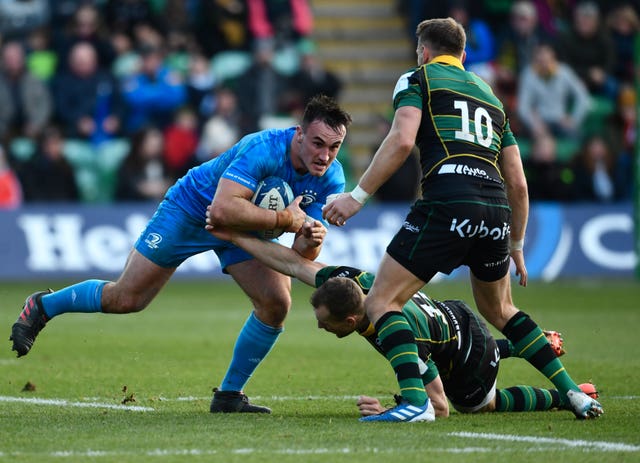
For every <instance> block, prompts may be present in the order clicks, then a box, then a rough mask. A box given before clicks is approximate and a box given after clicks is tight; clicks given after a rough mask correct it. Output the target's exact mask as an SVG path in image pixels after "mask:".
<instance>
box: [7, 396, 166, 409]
mask: <svg viewBox="0 0 640 463" xmlns="http://www.w3.org/2000/svg"><path fill="white" fill-rule="evenodd" d="M0 402H21V403H27V404H35V405H55V406H58V407H81V408H109V409H112V410H130V411H133V412H152V411H154V409H153V408H151V407H140V406H138V405H118V404H108V403H101V402H69V401H68V400H64V399H39V398H37V397H10V396H0Z"/></svg>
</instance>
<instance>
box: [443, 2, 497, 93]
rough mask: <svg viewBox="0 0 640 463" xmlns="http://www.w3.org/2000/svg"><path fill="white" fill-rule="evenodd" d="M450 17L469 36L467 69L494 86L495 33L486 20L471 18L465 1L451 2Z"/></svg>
mask: <svg viewBox="0 0 640 463" xmlns="http://www.w3.org/2000/svg"><path fill="white" fill-rule="evenodd" d="M448 16H450V17H452V18H453V19H455V20H456V21H458V22H459V23H460V24H462V27H464V31H465V33H466V34H467V44H466V46H465V52H466V58H465V61H464V65H465V67H466V68H467V69H468V70H469V71H471V72H475V73H476V74H478V75H479V76H480V77H482V78H483V79H484V80H486V81H487V82H488V83H489V84H492V83H493V82H494V81H495V76H494V71H493V64H492V62H493V60H494V58H495V55H496V50H495V48H496V46H495V38H494V34H493V31H492V30H491V29H490V28H489V25H488V24H487V23H486V22H485V21H484V20H482V19H480V18H477V17H471V16H470V12H469V9H468V8H467V6H466V3H465V2H464V1H460V0H457V1H454V2H451V7H450V8H449V14H448Z"/></svg>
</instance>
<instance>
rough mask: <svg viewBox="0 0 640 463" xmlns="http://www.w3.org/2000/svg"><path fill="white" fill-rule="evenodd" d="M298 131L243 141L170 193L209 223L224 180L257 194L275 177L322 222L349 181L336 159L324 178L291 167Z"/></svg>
mask: <svg viewBox="0 0 640 463" xmlns="http://www.w3.org/2000/svg"><path fill="white" fill-rule="evenodd" d="M295 132H296V129H295V127H290V128H287V129H271V130H264V131H261V132H256V133H253V134H249V135H247V136H245V137H243V138H242V139H241V140H240V141H239V142H238V143H237V144H235V145H234V146H233V147H231V148H230V149H229V150H228V151H225V152H224V153H222V154H220V155H219V156H217V157H215V158H213V159H211V160H209V161H207V162H205V163H203V164H201V165H199V166H196V167H194V168H192V169H191V170H189V172H187V174H186V175H185V176H184V177H182V178H181V179H180V180H178V181H177V182H176V184H175V185H174V186H172V187H171V188H170V189H169V191H168V192H167V195H166V198H167V199H170V200H172V201H174V202H175V203H176V204H178V205H179V206H180V207H181V208H182V209H184V210H185V211H186V212H187V213H188V214H189V215H191V216H192V217H193V218H195V219H196V220H202V221H203V222H204V219H205V211H206V207H207V206H208V205H209V204H210V203H211V200H212V199H213V196H214V194H215V191H216V188H217V186H218V182H219V181H220V179H221V178H226V179H230V180H233V181H235V182H237V183H240V184H241V185H244V186H246V187H247V188H249V189H251V190H253V191H255V190H256V188H257V185H258V183H259V182H260V180H262V179H263V178H265V177H269V176H271V175H273V176H277V177H280V178H282V179H284V180H285V181H286V182H287V183H288V184H289V185H290V186H291V189H292V190H293V194H294V196H296V197H297V196H300V195H302V196H303V200H302V202H301V204H300V207H301V208H302V209H303V210H304V211H305V212H306V213H307V215H309V216H311V217H313V218H314V219H317V220H321V221H322V222H324V220H323V219H322V207H323V206H324V205H325V204H326V201H327V196H328V195H330V194H334V193H342V192H343V191H344V186H345V177H344V171H343V169H342V165H341V164H340V162H339V161H338V160H337V159H336V160H334V161H333V163H332V164H331V165H330V166H329V168H328V169H327V171H326V172H325V174H324V175H323V176H322V177H314V176H312V175H310V174H304V175H300V174H298V173H296V171H295V170H294V168H293V166H292V165H291V158H290V146H291V140H292V139H293V136H294V134H295Z"/></svg>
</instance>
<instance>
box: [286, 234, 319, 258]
mask: <svg viewBox="0 0 640 463" xmlns="http://www.w3.org/2000/svg"><path fill="white" fill-rule="evenodd" d="M291 248H292V249H293V250H294V251H295V252H296V253H297V254H298V255H299V256H301V257H302V258H304V259H308V260H312V261H313V260H315V259H316V258H317V257H318V256H319V255H320V251H321V250H322V246H316V245H311V244H309V242H308V240H306V239H305V238H304V237H302V236H298V237H296V240H295V241H294V242H293V246H291Z"/></svg>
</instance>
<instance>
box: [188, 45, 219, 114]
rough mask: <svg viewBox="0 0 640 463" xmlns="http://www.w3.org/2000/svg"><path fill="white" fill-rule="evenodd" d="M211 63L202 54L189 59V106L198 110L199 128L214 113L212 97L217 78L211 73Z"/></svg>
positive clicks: (194, 54) (193, 54)
mask: <svg viewBox="0 0 640 463" xmlns="http://www.w3.org/2000/svg"><path fill="white" fill-rule="evenodd" d="M210 64H211V63H210V62H209V60H208V59H207V57H206V56H205V55H204V54H202V53H198V52H196V53H192V54H191V55H190V57H189V73H188V75H187V104H188V105H189V106H191V107H192V108H194V109H195V110H196V113H197V115H198V121H199V123H198V126H201V125H202V123H203V122H204V121H205V120H206V119H207V118H208V117H209V116H211V114H212V113H213V105H215V102H214V101H212V98H211V97H212V95H213V94H214V91H213V90H214V88H215V84H216V77H215V75H214V74H213V72H212V71H211V66H210Z"/></svg>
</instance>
